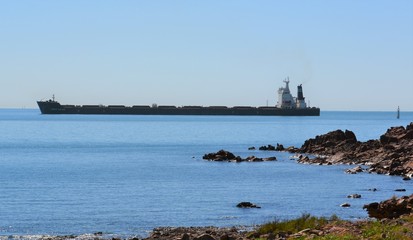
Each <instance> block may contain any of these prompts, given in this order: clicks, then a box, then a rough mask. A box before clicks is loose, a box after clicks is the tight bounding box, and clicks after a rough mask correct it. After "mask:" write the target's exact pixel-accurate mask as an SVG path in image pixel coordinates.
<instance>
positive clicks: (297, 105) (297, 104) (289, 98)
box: [277, 78, 307, 109]
mask: <svg viewBox="0 0 413 240" xmlns="http://www.w3.org/2000/svg"><path fill="white" fill-rule="evenodd" d="M284 82H285V87H280V88H279V89H278V102H277V107H278V108H282V109H306V108H307V104H306V103H305V98H304V94H303V87H302V84H300V85H298V86H297V97H296V98H295V97H293V95H292V94H291V92H290V87H289V83H290V79H289V78H287V79H286V80H284Z"/></svg>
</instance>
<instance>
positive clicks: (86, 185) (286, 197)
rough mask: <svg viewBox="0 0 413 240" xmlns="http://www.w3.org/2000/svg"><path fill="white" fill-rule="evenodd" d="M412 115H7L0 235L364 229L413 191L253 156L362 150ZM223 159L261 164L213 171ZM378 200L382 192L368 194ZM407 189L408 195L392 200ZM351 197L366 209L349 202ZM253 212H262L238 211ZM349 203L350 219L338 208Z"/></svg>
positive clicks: (393, 181)
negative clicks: (347, 143)
mask: <svg viewBox="0 0 413 240" xmlns="http://www.w3.org/2000/svg"><path fill="white" fill-rule="evenodd" d="M411 121H413V113H411V112H410V113H407V112H402V113H401V119H396V113H395V112H324V111H323V112H322V113H321V116H320V117H249V116H248V117H245V116H244V117H243V116H235V117H234V116H93V115H91V116H88V115H60V116H59V115H41V114H40V112H39V111H38V110H27V109H1V110H0V235H3V236H9V235H33V234H52V235H57V234H59V235H60V234H85V233H94V232H103V233H105V234H115V235H116V234H118V235H121V236H131V235H135V234H139V235H142V236H144V235H145V234H146V233H147V232H148V231H149V230H151V229H152V228H154V227H157V226H205V225H214V226H231V225H253V224H259V223H263V222H266V221H270V220H274V219H275V218H276V219H286V218H291V217H296V216H299V215H301V214H302V213H311V214H314V215H317V216H331V215H332V214H337V215H338V216H340V217H342V218H346V219H359V218H365V217H367V214H366V212H365V211H364V210H363V209H362V206H363V205H364V204H366V203H370V202H373V201H380V200H384V199H386V198H389V197H391V196H393V195H396V196H400V195H405V194H412V193H413V182H412V181H402V179H401V178H400V177H392V176H381V175H375V174H367V173H362V174H357V175H348V174H345V173H344V170H345V169H347V168H349V167H350V166H343V165H341V166H310V165H301V164H297V163H296V162H295V161H294V160H290V157H291V154H289V153H278V152H261V151H258V150H257V151H248V147H251V146H255V147H259V146H261V145H267V144H273V145H275V144H276V143H282V144H284V146H290V145H294V146H296V147H299V146H301V144H302V143H303V142H304V141H305V140H306V139H308V138H311V137H314V136H316V135H319V134H323V133H327V132H328V131H332V130H336V129H343V130H344V129H349V130H352V131H354V132H355V134H356V136H357V138H358V139H359V140H361V141H365V140H368V139H377V138H378V137H379V136H380V135H381V134H383V133H384V132H385V131H386V130H387V129H388V128H389V127H391V126H401V125H403V126H406V125H407V124H408V123H409V122H411ZM220 149H225V150H228V151H231V152H233V153H235V154H236V155H240V156H242V157H247V156H250V155H255V156H259V157H269V156H276V157H277V158H278V161H275V162H261V163H239V164H236V163H222V162H220V163H216V162H207V161H204V160H202V156H203V155H204V154H205V153H209V152H216V151H218V150H220ZM370 188H377V189H378V191H376V192H372V191H368V189H370ZM397 188H405V189H406V190H407V192H405V193H398V192H395V191H394V190H395V189H397ZM353 193H359V194H361V195H362V198H361V199H347V198H346V196H347V195H349V194H353ZM241 201H250V202H253V203H256V204H258V205H260V206H261V207H262V208H261V209H238V208H236V207H235V205H236V204H237V203H239V202H241ZM344 202H349V203H350V204H351V207H350V208H341V207H340V206H339V205H340V204H342V203H344Z"/></svg>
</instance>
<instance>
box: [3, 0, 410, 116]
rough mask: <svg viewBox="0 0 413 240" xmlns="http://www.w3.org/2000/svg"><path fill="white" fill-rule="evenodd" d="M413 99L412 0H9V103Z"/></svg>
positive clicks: (340, 105) (385, 102)
mask: <svg viewBox="0 0 413 240" xmlns="http://www.w3.org/2000/svg"><path fill="white" fill-rule="evenodd" d="M287 76H289V78H290V81H291V83H290V86H291V90H293V95H296V85H298V84H303V90H304V95H305V97H306V100H310V103H311V106H319V107H321V109H322V110H395V109H396V108H397V106H398V105H400V108H401V109H402V110H405V111H407V110H409V111H413V1H411V0H405V1H404V0H388V1H378V0H371V1H367V0H363V1H358V0H354V1H351V0H343V1H339V0H334V1H330V0H328V1H327V0H325V1H315V0H311V1H304V0H302V1H287V0H285V1H276V0H271V1H264V0H254V1H253V0H251V1H240V0H233V1H229V0H228V1H222V0H219V1H218V0H217V1H212V0H208V1H195V0H194V1H169V0H165V1H156V0H151V1H149V0H148V1H115V0H113V1H103V0H96V1H92V0H87V1H84V0H82V1H80V0H79V1H74V0H70V1H69V0H67V1H55V0H51V1H43V0H39V1H1V2H0V83H1V85H0V107H16V108H21V107H27V108H35V107H36V100H40V99H46V98H50V97H51V96H52V94H55V95H56V98H57V99H58V100H59V101H60V102H61V103H65V104H105V105H106V104H123V105H134V104H152V103H158V104H159V105H162V104H165V105H170V104H171V105H204V106H209V105H228V106H234V105H252V106H261V105H266V102H267V100H268V102H269V104H270V105H275V104H276V101H277V89H278V88H279V87H280V86H283V85H284V84H283V82H282V81H283V79H284V78H286V77H287Z"/></svg>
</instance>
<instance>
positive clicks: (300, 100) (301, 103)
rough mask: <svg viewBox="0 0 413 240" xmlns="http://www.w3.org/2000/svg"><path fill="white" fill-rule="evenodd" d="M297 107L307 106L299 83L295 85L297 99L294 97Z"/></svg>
mask: <svg viewBox="0 0 413 240" xmlns="http://www.w3.org/2000/svg"><path fill="white" fill-rule="evenodd" d="M296 104H297V105H296V107H297V108H301V109H302V108H307V104H306V103H305V101H304V94H303V87H302V86H301V84H300V85H298V86H297V99H296Z"/></svg>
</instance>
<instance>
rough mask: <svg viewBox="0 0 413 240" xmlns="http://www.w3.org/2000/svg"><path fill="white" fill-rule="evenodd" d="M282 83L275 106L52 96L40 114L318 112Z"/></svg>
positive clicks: (291, 114) (274, 114)
mask: <svg viewBox="0 0 413 240" xmlns="http://www.w3.org/2000/svg"><path fill="white" fill-rule="evenodd" d="M284 82H285V87H281V88H280V89H278V104H277V105H276V106H261V107H253V106H235V107H227V106H209V107H204V106H171V105H160V106H158V105H156V104H153V105H152V106H149V105H134V106H124V105H108V106H104V105H63V104H60V103H59V102H58V101H56V100H55V98H54V95H53V99H50V100H46V101H38V102H37V104H38V105H39V109H40V111H41V113H42V114H125V115H127V114H128V115H239V116H320V108H316V107H312V108H309V107H307V105H306V103H305V101H304V96H303V89H302V86H301V85H299V86H298V94H297V95H298V97H297V98H294V97H293V96H292V95H291V93H290V89H289V86H288V85H289V82H290V81H289V79H287V80H285V81H284Z"/></svg>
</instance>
